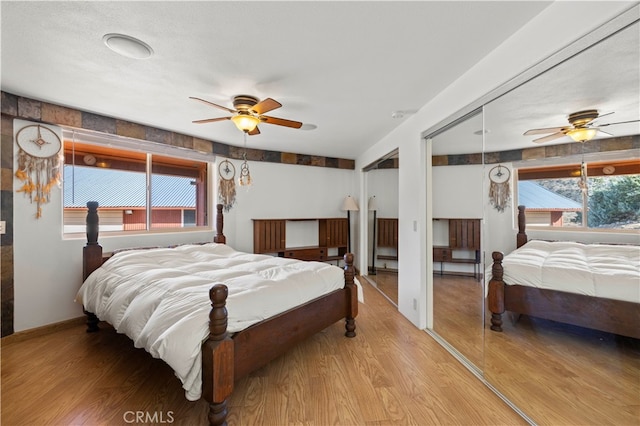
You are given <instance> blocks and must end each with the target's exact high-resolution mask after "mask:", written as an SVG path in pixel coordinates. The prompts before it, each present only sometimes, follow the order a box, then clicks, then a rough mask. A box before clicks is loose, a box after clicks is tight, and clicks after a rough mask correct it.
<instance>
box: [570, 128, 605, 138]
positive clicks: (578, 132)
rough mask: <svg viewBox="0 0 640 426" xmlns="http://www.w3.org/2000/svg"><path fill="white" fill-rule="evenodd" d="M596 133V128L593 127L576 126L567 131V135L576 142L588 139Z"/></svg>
mask: <svg viewBox="0 0 640 426" xmlns="http://www.w3.org/2000/svg"><path fill="white" fill-rule="evenodd" d="M596 133H598V129H597V128H595V127H576V128H575V129H571V130H569V131H567V135H569V137H570V138H571V139H573V140H574V141H576V142H586V141H590V140H591V139H593V138H594V136H595V135H596Z"/></svg>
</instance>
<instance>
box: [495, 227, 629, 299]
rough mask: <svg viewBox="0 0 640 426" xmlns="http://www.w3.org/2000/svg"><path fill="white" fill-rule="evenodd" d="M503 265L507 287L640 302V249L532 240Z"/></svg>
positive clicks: (504, 261)
mask: <svg viewBox="0 0 640 426" xmlns="http://www.w3.org/2000/svg"><path fill="white" fill-rule="evenodd" d="M502 266H503V268H504V276H503V280H504V282H505V283H506V284H521V285H527V286H531V287H538V288H544V289H552V290H559V291H564V292H568V293H577V294H584V295H588V296H596V297H601V298H606V299H615V300H626V301H630V302H634V303H640V246H630V245H606V244H582V243H576V242H566V241H554V242H548V241H538V240H532V241H529V242H528V243H527V244H525V245H524V246H522V247H520V248H519V249H517V250H515V251H513V252H511V253H509V254H508V255H506V256H505V257H504V260H503V261H502ZM489 271H490V269H489ZM488 276H491V275H490V273H489V275H488Z"/></svg>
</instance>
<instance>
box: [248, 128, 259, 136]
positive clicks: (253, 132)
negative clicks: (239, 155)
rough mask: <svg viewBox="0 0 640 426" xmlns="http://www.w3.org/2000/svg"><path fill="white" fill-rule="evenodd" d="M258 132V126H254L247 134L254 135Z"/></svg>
mask: <svg viewBox="0 0 640 426" xmlns="http://www.w3.org/2000/svg"><path fill="white" fill-rule="evenodd" d="M259 134H260V129H258V126H256V128H255V129H253V130H252V131H250V132H249V136H254V135H259Z"/></svg>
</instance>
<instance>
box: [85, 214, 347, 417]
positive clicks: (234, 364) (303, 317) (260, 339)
mask: <svg viewBox="0 0 640 426" xmlns="http://www.w3.org/2000/svg"><path fill="white" fill-rule="evenodd" d="M87 208H88V213H87V244H86V246H85V247H84V248H83V281H84V280H85V279H86V278H87V277H88V276H89V274H90V273H91V272H93V271H94V270H95V269H97V268H98V267H100V265H102V263H104V262H105V261H106V260H108V258H109V255H104V254H103V252H102V247H101V246H100V245H99V244H98V211H97V209H98V203H97V202H88V203H87ZM216 208H217V217H216V235H215V237H214V242H216V243H222V244H224V243H226V237H225V236H224V234H223V232H222V228H223V220H224V219H223V215H222V205H221V204H218V205H217V206H216ZM344 261H345V266H344V279H345V286H344V288H342V289H340V290H335V291H333V292H331V293H329V294H327V295H325V296H322V297H319V298H317V299H314V300H312V301H310V302H307V303H305V304H303V305H301V306H298V307H296V308H293V309H290V310H288V311H286V312H283V313H281V314H279V315H276V316H274V317H272V318H269V319H267V320H265V321H262V322H260V323H258V324H255V325H253V326H251V327H249V328H247V329H245V330H243V331H241V332H238V333H235V334H234V335H233V336H229V335H228V333H227V309H226V307H225V302H226V298H227V294H228V290H227V287H226V286H225V285H222V284H217V285H214V286H213V287H212V288H211V290H210V291H209V298H210V299H211V307H212V309H211V312H210V314H209V333H210V334H209V338H208V339H207V340H206V341H205V342H204V343H203V344H202V397H203V398H204V399H205V400H206V401H207V402H208V403H209V414H208V420H209V424H210V425H226V417H227V399H228V398H229V396H230V395H231V392H232V391H233V385H234V381H235V380H238V379H240V378H242V377H244V376H246V375H247V374H249V373H250V372H252V371H254V370H256V369H258V368H260V367H262V366H264V365H265V364H267V363H268V362H269V361H271V360H273V359H275V358H276V357H278V356H280V355H281V354H283V353H285V352H286V351H288V350H289V349H290V348H291V347H292V346H294V345H295V344H296V343H298V342H300V341H302V340H304V339H306V338H307V337H309V336H312V335H314V334H316V333H318V332H320V331H321V330H323V329H325V328H327V327H328V326H330V325H332V324H334V323H336V322H337V321H340V320H341V319H343V318H344V319H346V325H345V328H346V332H345V336H347V337H355V335H356V333H355V328H356V325H355V317H356V316H357V314H358V296H357V287H356V285H355V283H354V268H353V254H351V253H347V254H345V256H344ZM85 314H86V315H87V332H94V331H98V322H99V319H98V318H97V317H96V316H95V315H94V314H93V313H91V312H86V311H85Z"/></svg>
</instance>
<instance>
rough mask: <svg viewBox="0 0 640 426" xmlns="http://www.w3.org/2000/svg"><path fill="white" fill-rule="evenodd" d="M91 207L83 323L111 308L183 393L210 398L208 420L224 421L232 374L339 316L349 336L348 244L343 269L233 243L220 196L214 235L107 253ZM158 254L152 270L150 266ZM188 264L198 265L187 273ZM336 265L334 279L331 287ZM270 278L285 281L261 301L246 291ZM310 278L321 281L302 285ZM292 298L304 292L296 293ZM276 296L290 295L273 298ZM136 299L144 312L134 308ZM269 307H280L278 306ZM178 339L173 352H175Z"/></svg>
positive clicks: (354, 301) (352, 308)
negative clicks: (162, 363) (253, 251)
mask: <svg viewBox="0 0 640 426" xmlns="http://www.w3.org/2000/svg"><path fill="white" fill-rule="evenodd" d="M87 208H88V213H87V243H86V245H85V246H84V248H83V286H82V287H81V289H80V291H79V292H78V298H77V300H78V301H79V302H80V303H82V304H83V309H84V312H85V315H86V316H87V331H88V332H95V331H98V329H99V328H98V324H99V322H100V320H102V319H105V318H102V317H104V316H107V317H108V318H111V319H112V320H113V322H115V323H116V324H112V325H113V326H114V328H116V330H118V331H119V332H125V333H126V334H127V335H129V337H132V336H135V337H132V339H133V340H134V342H135V345H136V346H137V347H145V349H147V351H148V352H150V353H151V354H152V355H153V356H154V357H159V358H162V359H164V360H165V361H166V362H167V363H168V364H169V365H170V366H171V367H172V368H174V371H175V372H176V375H177V376H178V377H179V378H180V379H181V381H182V382H183V387H184V388H185V392H186V396H187V399H191V400H193V399H198V398H199V397H202V398H204V399H205V400H206V401H207V402H208V404H209V413H208V421H209V424H211V425H224V424H226V417H227V399H228V397H229V396H230V395H231V393H232V391H233V386H234V381H235V380H238V379H240V378H242V377H243V376H245V375H247V374H249V373H250V372H252V371H254V370H256V369H258V368H260V367H262V366H264V365H265V364H267V363H268V362H269V361H271V360H273V359H274V358H276V357H278V356H279V355H281V354H283V353H284V352H286V351H287V350H288V349H289V348H291V347H292V346H293V345H295V344H296V343H298V342H299V341H301V340H303V339H305V338H306V337H309V336H311V335H313V334H315V333H317V332H319V331H321V330H323V329H324V328H326V327H328V326H330V325H332V324H334V323H335V322H337V321H340V320H342V319H345V329H346V331H345V336H347V337H354V336H355V328H356V327H355V317H356V316H357V313H358V288H357V286H356V283H355V280H354V268H353V255H352V254H351V253H347V254H346V255H345V266H344V270H341V269H340V268H338V267H336V266H333V265H328V264H325V263H321V262H303V261H299V260H294V259H283V258H277V257H272V256H267V255H255V254H249V253H241V252H236V251H235V250H233V249H231V248H230V247H228V246H226V244H225V243H226V237H225V236H224V234H223V223H224V219H223V216H222V205H218V206H217V217H216V235H215V237H214V241H213V243H200V244H187V245H180V246H176V247H170V248H167V247H165V248H153V249H151V248H146V249H133V250H122V251H119V252H117V253H116V254H104V253H103V251H102V247H101V246H100V245H99V244H98V222H99V218H98V212H97V208H98V203H96V202H89V203H87ZM193 259H195V260H193ZM191 260H193V261H191ZM210 261H211V262H212V263H211V264H209V263H207V262H210ZM154 263H155V264H158V265H159V266H160V268H159V269H158V270H156V269H153V270H152V269H151V265H152V264H154ZM192 264H193V265H192ZM209 265H211V266H209ZM187 269H188V271H187ZM192 270H195V275H194V276H193V277H192V278H189V279H186V278H185V276H186V275H189V276H190V275H191V274H192V272H191V271H192ZM123 271H125V272H123ZM336 273H337V275H338V276H337V279H338V283H337V284H338V285H337V288H335V289H333V288H334V287H336V285H335V280H336ZM133 277H135V278H133ZM256 277H262V278H256ZM256 279H261V281H259V282H255V280H256ZM291 280H294V281H291ZM296 280H297V281H296ZM267 281H278V282H281V283H286V285H284V284H283V285H281V286H280V287H278V288H276V289H275V290H273V291H272V292H271V293H268V294H267V293H257V294H258V295H259V296H257V298H258V299H260V300H261V301H262V302H263V303H262V307H261V306H260V305H259V304H258V303H257V302H256V298H255V297H254V296H251V297H254V298H253V299H249V298H248V297H249V296H248V294H249V293H252V292H253V291H254V288H255V289H259V290H260V291H262V288H263V287H266V284H265V283H266V282H267ZM316 281H317V282H319V283H320V284H321V286H324V287H325V288H324V289H322V290H320V289H317V290H316V289H313V290H312V289H311V288H310V287H309V288H307V284H308V283H310V282H316ZM134 283H135V285H134ZM151 283H153V285H151ZM292 283H294V284H295V285H294V284H292ZM303 286H304V288H305V289H304V290H302V288H303ZM116 291H117V293H116ZM256 291H257V290H256ZM317 292H319V293H320V295H317V294H316V293H317ZM287 293H296V296H295V297H293V296H290V295H289V294H287ZM141 295H143V296H141ZM154 297H156V299H153V298H154ZM297 298H303V299H304V300H306V301H304V302H301V303H299V302H294V300H296V299H297ZM280 299H287V300H288V301H287V303H289V304H291V303H296V304H295V305H294V306H292V307H288V308H282V307H278V308H274V307H272V305H276V304H280V301H279V300H280ZM289 299H291V300H289ZM307 299H310V300H307ZM264 301H268V302H267V303H264ZM245 303H248V306H250V308H249V309H244V308H242V310H245V311H247V312H248V313H249V314H250V316H249V318H247V317H246V315H244V314H243V315H240V314H238V315H236V312H239V311H240V310H241V307H242V306H243V305H244V304H245ZM114 307H115V309H113V308H114ZM227 307H229V311H228V310H227ZM134 308H135V309H137V310H138V311H139V312H140V313H141V316H140V317H139V316H135V317H134V316H133V315H132V314H130V312H133V310H134ZM108 309H111V310H113V312H115V313H106V312H111V311H108ZM175 309H178V311H175ZM183 309H190V310H189V311H184V310H183ZM273 309H279V310H282V309H285V310H284V311H282V312H279V313H275V314H274V313H273ZM256 312H257V313H256ZM252 313H253V315H251V314H252ZM136 315H139V314H136ZM263 317H264V318H263ZM107 322H109V323H111V321H107ZM163 327H164V328H163ZM177 327H180V328H177ZM203 328H204V330H203ZM185 330H186V331H185ZM170 336H172V337H170ZM172 339H173V340H172ZM176 339H177V340H176ZM194 340H195V348H194V346H193V345H194ZM176 347H177V348H178V352H173V350H174V348H176ZM185 348H186V349H185ZM169 351H172V352H171V355H169V356H168V355H167V352H169ZM180 351H181V352H180ZM184 354H186V355H184ZM183 356H184V357H183ZM165 358H167V359H165ZM193 360H195V361H193ZM192 361H193V362H192ZM176 365H177V367H176ZM194 382H195V388H194V387H192V386H193V385H194Z"/></svg>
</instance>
